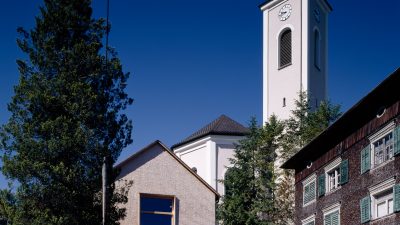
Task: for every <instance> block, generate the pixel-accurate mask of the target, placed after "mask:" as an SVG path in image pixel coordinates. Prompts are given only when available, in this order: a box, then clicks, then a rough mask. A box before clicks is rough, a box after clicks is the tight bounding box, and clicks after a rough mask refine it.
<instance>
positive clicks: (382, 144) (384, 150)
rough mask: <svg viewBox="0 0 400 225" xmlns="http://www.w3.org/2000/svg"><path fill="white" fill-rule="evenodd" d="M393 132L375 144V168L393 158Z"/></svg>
mask: <svg viewBox="0 0 400 225" xmlns="http://www.w3.org/2000/svg"><path fill="white" fill-rule="evenodd" d="M393 147H394V145H393V132H390V133H388V134H387V135H385V136H384V137H382V138H380V139H379V140H377V141H375V142H374V143H373V149H374V152H375V158H374V163H375V165H374V166H378V165H380V164H381V163H383V162H386V161H387V160H389V159H391V158H393V149H394V148H393Z"/></svg>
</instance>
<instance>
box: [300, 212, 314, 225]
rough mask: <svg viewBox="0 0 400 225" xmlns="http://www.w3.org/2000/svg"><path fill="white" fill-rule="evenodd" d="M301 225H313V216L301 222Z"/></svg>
mask: <svg viewBox="0 0 400 225" xmlns="http://www.w3.org/2000/svg"><path fill="white" fill-rule="evenodd" d="M301 225H315V214H312V215H311V216H309V217H307V218H305V219H303V220H301Z"/></svg>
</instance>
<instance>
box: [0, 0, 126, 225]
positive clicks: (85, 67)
mask: <svg viewBox="0 0 400 225" xmlns="http://www.w3.org/2000/svg"><path fill="white" fill-rule="evenodd" d="M35 22H36V25H35V27H34V28H33V29H31V30H28V31H27V30H24V29H23V28H19V29H18V32H19V33H20V35H21V36H20V38H19V39H18V40H17V43H18V46H19V48H20V49H21V50H22V51H23V52H24V53H26V55H27V56H28V58H27V59H26V60H17V64H18V69H19V72H20V79H19V83H18V85H17V86H16V87H15V89H14V91H15V95H14V96H13V98H12V101H11V103H9V105H8V110H9V111H10V112H11V117H10V119H9V121H8V122H7V124H5V125H3V126H2V128H1V131H0V133H1V134H0V141H1V142H0V143H1V146H0V147H1V148H2V149H3V150H4V151H3V156H2V160H3V167H2V171H3V173H4V174H5V176H6V177H7V178H9V179H11V180H16V181H18V188H17V190H16V192H15V196H14V197H13V198H14V200H15V202H14V203H15V208H16V211H15V213H14V216H13V217H14V218H13V220H12V221H13V222H14V224H33V225H35V224H69V225H71V224H81V225H84V224H91V225H92V224H101V221H102V218H101V215H102V214H101V197H100V196H101V193H100V191H101V171H102V170H101V168H102V163H103V157H106V156H108V157H109V159H110V162H111V163H110V164H113V163H114V162H115V161H116V160H117V158H118V156H119V155H120V152H121V150H122V149H123V148H124V147H126V146H127V145H128V144H130V143H131V130H132V125H131V121H130V120H128V118H127V116H126V115H124V114H123V113H122V111H123V110H124V109H125V108H126V107H127V106H128V105H130V104H132V99H131V98H129V97H128V96H127V94H126V93H125V91H124V89H125V86H126V81H127V79H128V77H129V74H128V73H124V72H123V71H122V65H121V62H120V60H119V59H118V57H117V55H116V53H115V52H114V51H112V50H110V56H109V60H108V62H107V63H106V60H105V56H104V55H103V54H102V49H103V45H102V39H103V37H104V35H105V34H106V27H107V26H106V24H105V21H104V20H103V19H94V18H93V17H92V8H91V1H90V0H69V1H64V0H45V1H44V5H43V6H42V7H40V14H39V15H38V16H37V17H36V18H35ZM116 175H117V171H112V172H111V173H110V179H109V182H110V184H113V182H114V180H115V177H116ZM110 188H111V190H110V191H111V192H112V191H113V190H112V189H113V185H110ZM8 194H10V193H8ZM6 197H9V196H6ZM6 199H7V198H6ZM11 199H12V198H11ZM124 201H126V196H123V195H118V194H115V195H112V198H111V200H110V203H111V206H110V207H109V212H110V214H109V218H111V219H110V221H109V223H110V224H117V223H118V222H116V221H118V219H119V218H121V217H122V216H123V215H124V209H119V208H117V207H116V205H117V203H119V202H124Z"/></svg>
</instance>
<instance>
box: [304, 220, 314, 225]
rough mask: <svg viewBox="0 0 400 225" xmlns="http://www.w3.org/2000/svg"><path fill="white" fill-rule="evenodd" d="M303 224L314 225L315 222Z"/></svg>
mask: <svg viewBox="0 0 400 225" xmlns="http://www.w3.org/2000/svg"><path fill="white" fill-rule="evenodd" d="M304 225H315V222H314V221H311V222H309V223H306V224H304Z"/></svg>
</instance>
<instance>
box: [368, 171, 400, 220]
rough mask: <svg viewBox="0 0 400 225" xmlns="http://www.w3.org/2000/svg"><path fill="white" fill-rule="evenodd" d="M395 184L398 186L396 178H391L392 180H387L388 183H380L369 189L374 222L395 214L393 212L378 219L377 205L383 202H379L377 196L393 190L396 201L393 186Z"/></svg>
mask: <svg viewBox="0 0 400 225" xmlns="http://www.w3.org/2000/svg"><path fill="white" fill-rule="evenodd" d="M395 184H396V179H395V178H394V177H392V178H390V179H388V180H386V181H384V182H382V183H379V184H377V185H374V186H372V187H370V188H368V190H369V193H370V197H371V219H372V220H375V219H380V218H383V217H386V216H389V215H392V214H393V212H392V213H390V214H387V215H385V216H383V217H378V215H377V204H378V203H380V202H381V201H378V200H377V198H376V196H377V195H379V194H382V193H384V192H387V191H390V190H391V191H392V199H393V201H394V196H393V186H394V185H395Z"/></svg>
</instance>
